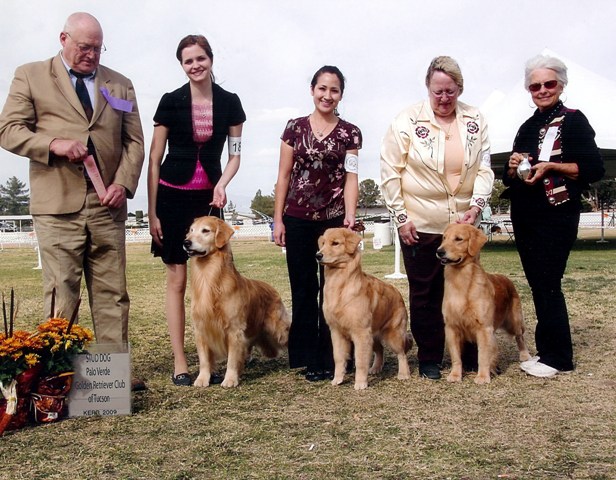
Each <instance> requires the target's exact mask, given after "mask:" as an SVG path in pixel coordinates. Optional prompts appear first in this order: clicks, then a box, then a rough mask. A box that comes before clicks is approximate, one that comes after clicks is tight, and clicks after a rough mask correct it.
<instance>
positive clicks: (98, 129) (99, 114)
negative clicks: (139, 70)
mask: <svg viewBox="0 0 616 480" xmlns="http://www.w3.org/2000/svg"><path fill="white" fill-rule="evenodd" d="M101 87H104V88H106V89H107V90H108V91H109V93H110V94H111V95H112V96H113V97H116V98H121V99H124V100H130V101H131V102H132V103H133V110H132V112H130V113H127V112H122V111H120V110H115V109H114V108H112V106H111V105H110V104H109V103H108V102H107V100H106V99H105V97H104V96H103V95H102V94H101V92H100V89H101ZM88 137H91V139H92V142H93V143H94V146H95V149H96V156H97V159H98V164H99V168H100V173H101V176H102V178H103V181H104V183H105V185H106V186H108V185H110V184H112V183H116V184H119V185H122V186H124V187H125V188H126V191H127V192H126V194H127V197H128V198H132V197H133V196H134V194H135V191H136V189H137V181H138V179H139V175H140V173H141V166H142V164H143V159H144V145H143V131H142V128H141V121H140V119H139V110H138V109H137V102H136V98H135V91H134V89H133V85H132V83H131V81H130V80H129V79H128V78H126V77H124V76H123V75H121V74H119V73H117V72H115V71H113V70H111V69H109V68H106V67H104V66H102V65H99V67H98V68H97V70H96V76H95V101H94V113H93V116H92V120H91V121H88V119H87V117H86V114H85V112H84V110H83V107H82V105H81V103H80V101H79V98H78V97H77V94H76V92H75V88H74V87H73V84H72V82H71V79H70V77H69V74H68V72H67V70H66V67H65V66H64V63H63V62H62V58H61V56H60V54H58V55H56V56H55V57H53V58H51V59H48V60H45V61H42V62H34V63H29V64H26V65H23V66H21V67H19V68H17V70H16V72H15V78H14V79H13V83H12V84H11V88H10V91H9V95H8V99H7V101H6V104H5V105H4V109H3V110H2V114H1V115H0V146H2V147H3V148H5V149H6V150H9V151H10V152H13V153H15V154H17V155H21V156H24V157H28V158H29V159H30V192H31V193H30V195H31V198H30V212H31V213H32V214H33V215H37V214H51V215H56V214H65V213H74V212H77V211H79V210H80V209H81V208H82V206H83V204H84V199H85V196H86V191H87V186H86V181H85V178H84V173H83V168H84V167H83V165H82V164H81V163H77V164H74V163H70V162H69V161H68V159H66V158H64V157H56V156H54V155H53V154H51V153H50V151H49V145H50V143H51V142H52V140H54V139H55V138H62V139H71V140H79V141H81V142H82V143H83V144H84V145H86V144H87V141H88ZM113 210H114V209H110V211H111V213H112V216H113V217H114V220H118V221H121V220H125V219H126V204H125V205H124V206H123V208H120V209H117V210H116V211H113Z"/></svg>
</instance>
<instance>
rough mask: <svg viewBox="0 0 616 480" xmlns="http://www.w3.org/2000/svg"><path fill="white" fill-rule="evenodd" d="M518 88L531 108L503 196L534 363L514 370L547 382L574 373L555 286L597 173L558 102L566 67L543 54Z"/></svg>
mask: <svg viewBox="0 0 616 480" xmlns="http://www.w3.org/2000/svg"><path fill="white" fill-rule="evenodd" d="M525 86H526V89H527V90H528V91H529V92H530V95H531V98H532V100H533V103H534V104H535V105H536V106H537V109H536V110H535V113H534V114H533V115H532V116H531V117H530V118H529V119H528V120H526V122H524V123H523V124H522V126H521V127H520V129H519V130H518V134H517V135H516V138H515V141H514V144H513V153H512V154H511V156H510V158H509V163H508V165H507V167H508V168H506V169H505V172H504V175H503V182H504V183H505V185H507V186H508V187H509V188H508V189H507V190H506V191H505V193H504V196H505V197H508V198H510V199H511V222H512V225H513V230H514V232H515V243H516V247H517V249H518V252H519V254H520V260H521V262H522V267H523V268H524V273H525V275H526V279H527V281H528V284H529V286H530V288H531V291H532V295H533V302H534V304H535V312H536V314H537V328H536V330H535V343H536V347H537V356H535V357H533V358H532V359H531V360H528V361H526V362H522V364H521V368H522V370H524V371H526V373H528V374H529V375H533V376H536V377H553V376H554V375H556V374H558V373H559V372H569V371H571V370H573V368H574V365H573V347H572V343H571V331H570V328H569V316H568V313H567V305H566V303H565V297H564V295H563V292H562V290H561V280H562V277H563V274H564V273H565V268H566V266H567V259H568V257H569V252H570V251H571V248H572V247H573V243H574V242H575V239H576V237H577V230H578V223H579V220H580V210H581V206H582V204H581V195H582V191H583V190H584V189H585V188H588V184H589V183H591V182H595V181H597V180H600V179H601V177H602V176H603V174H604V168H603V161H602V159H601V156H600V154H599V150H598V148H597V145H596V143H595V132H594V130H593V129H592V127H591V126H590V124H589V123H588V120H587V119H586V117H585V116H584V114H583V113H582V112H580V111H579V110H572V109H569V108H567V107H565V106H564V105H563V102H562V101H561V100H560V96H561V94H562V93H563V90H564V88H565V87H566V86H567V67H566V66H565V64H564V63H563V62H562V61H561V60H559V59H557V58H554V57H550V56H545V55H538V56H536V57H533V58H531V59H530V60H529V61H528V62H527V63H526V71H525Z"/></svg>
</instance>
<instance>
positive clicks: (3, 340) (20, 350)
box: [0, 330, 43, 384]
mask: <svg viewBox="0 0 616 480" xmlns="http://www.w3.org/2000/svg"><path fill="white" fill-rule="evenodd" d="M42 349H43V344H42V341H41V338H40V337H39V336H38V335H32V334H31V333H29V332H25V331H23V330H17V331H15V332H13V334H12V335H10V336H9V335H8V333H6V332H5V333H0V383H3V384H8V383H9V382H10V381H11V380H13V379H14V378H15V377H17V376H18V375H19V374H20V373H22V372H25V371H26V370H28V369H29V368H32V367H34V366H36V365H37V364H38V363H39V362H40V361H41V355H42Z"/></svg>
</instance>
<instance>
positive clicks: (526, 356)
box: [520, 351, 533, 362]
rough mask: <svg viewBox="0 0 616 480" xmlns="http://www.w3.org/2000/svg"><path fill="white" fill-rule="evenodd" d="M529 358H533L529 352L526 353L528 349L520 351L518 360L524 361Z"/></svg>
mask: <svg viewBox="0 0 616 480" xmlns="http://www.w3.org/2000/svg"><path fill="white" fill-rule="evenodd" d="M531 358H533V357H531V355H530V353H528V351H525V352H524V351H523V352H520V362H526V361H527V360H530V359H531Z"/></svg>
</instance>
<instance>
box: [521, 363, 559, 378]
mask: <svg viewBox="0 0 616 480" xmlns="http://www.w3.org/2000/svg"><path fill="white" fill-rule="evenodd" d="M524 371H525V372H526V373H527V374H528V375H532V376H533V377H541V378H549V377H553V376H555V375H556V374H557V373H558V370H557V369H555V368H553V367H550V366H549V365H546V364H545V363H541V362H535V363H534V364H533V365H530V366H528V367H527V368H525V369H524Z"/></svg>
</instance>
